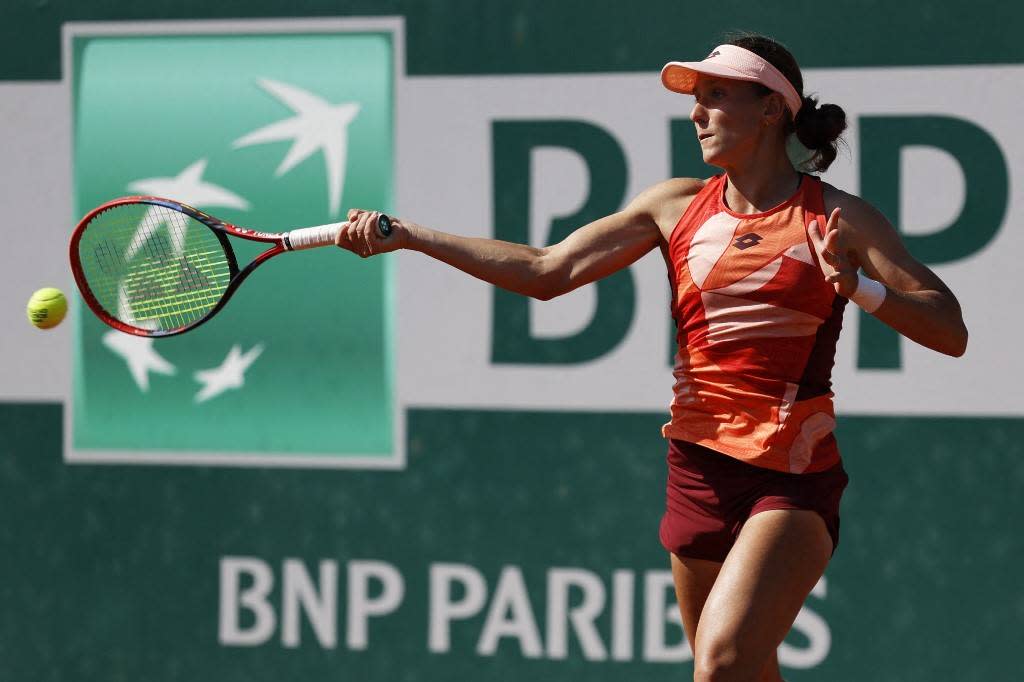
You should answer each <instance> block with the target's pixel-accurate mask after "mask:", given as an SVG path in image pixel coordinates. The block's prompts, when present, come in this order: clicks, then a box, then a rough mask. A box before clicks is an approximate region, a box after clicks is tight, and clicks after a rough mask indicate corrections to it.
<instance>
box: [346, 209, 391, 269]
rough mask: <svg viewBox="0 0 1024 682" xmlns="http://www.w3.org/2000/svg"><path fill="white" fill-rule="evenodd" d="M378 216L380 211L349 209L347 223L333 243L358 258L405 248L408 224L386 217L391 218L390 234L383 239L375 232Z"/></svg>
mask: <svg viewBox="0 0 1024 682" xmlns="http://www.w3.org/2000/svg"><path fill="white" fill-rule="evenodd" d="M380 215H381V213H380V211H367V210H364V209H361V208H353V209H349V212H348V222H347V223H345V224H344V225H343V226H342V228H341V231H340V232H338V236H337V238H336V239H335V240H334V243H335V244H337V245H338V246H340V247H341V248H343V249H345V250H346V251H351V252H352V253H354V254H356V255H357V256H359V257H360V258H369V257H370V256H375V255H377V254H378V253H387V252H389V251H397V250H398V249H404V248H406V247H407V246H408V244H409V226H408V223H405V222H403V221H401V220H399V219H398V218H391V216H388V217H389V218H391V234H390V235H388V236H387V237H384V236H382V235H381V234H380V232H379V231H378V230H377V219H378V218H379V217H380Z"/></svg>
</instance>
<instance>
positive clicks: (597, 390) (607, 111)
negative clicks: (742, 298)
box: [398, 66, 1024, 416]
mask: <svg viewBox="0 0 1024 682" xmlns="http://www.w3.org/2000/svg"><path fill="white" fill-rule="evenodd" d="M1021 78H1024V67H1019V66H977V67H973V66H972V67H942V68H914V69H906V68H904V69H843V70H808V71H807V72H806V74H805V79H806V82H807V87H806V90H807V91H809V92H816V93H819V94H820V97H821V99H822V101H824V102H835V103H837V104H839V105H841V106H842V107H843V108H844V109H845V110H846V113H847V117H848V121H849V124H850V127H849V130H848V131H847V133H846V138H845V139H846V143H845V144H844V145H843V147H842V149H841V151H840V155H839V158H838V159H837V160H836V162H835V164H834V165H833V167H832V168H831V169H830V170H829V172H828V173H826V174H825V176H824V178H825V180H826V181H828V182H831V183H832V184H834V185H836V186H837V187H839V188H841V189H844V190H847V191H850V192H853V193H858V194H860V195H862V196H864V197H865V198H866V199H867V200H869V201H871V202H872V203H873V204H874V205H875V206H877V207H878V208H879V209H880V210H882V211H883V212H884V213H886V214H887V215H888V217H889V218H890V219H891V220H892V221H893V222H894V223H895V224H896V225H897V226H898V228H899V229H900V231H901V232H902V233H903V234H904V239H905V241H906V243H907V246H908V248H909V249H910V250H911V251H912V252H913V253H914V254H915V255H916V256H917V257H918V258H919V259H920V260H922V261H923V262H925V263H926V264H928V265H929V266H930V267H932V268H933V269H934V270H935V271H936V272H937V273H938V274H939V275H940V276H941V277H942V278H943V279H944V280H945V281H946V282H947V284H948V285H949V286H950V287H951V288H952V289H953V291H954V292H955V293H956V294H957V296H958V297H959V300H960V303H961V305H962V306H963V308H964V317H965V319H966V322H967V326H968V328H969V330H970V334H971V337H970V345H969V348H968V351H967V354H966V356H964V357H962V358H956V359H954V358H949V357H946V356H942V355H939V354H937V353H935V352H933V351H931V350H927V349H925V348H923V347H921V346H918V345H916V344H915V343H913V342H910V341H907V340H906V339H902V338H900V337H899V336H897V335H896V333H895V332H892V330H890V329H888V328H885V327H884V326H883V325H881V324H880V323H878V322H877V321H876V320H874V318H871V317H870V316H868V315H866V314H864V313H862V312H860V311H859V310H858V309H857V308H856V306H848V308H847V315H846V318H845V321H844V331H843V334H842V337H841V339H840V342H839V349H838V353H837V358H836V367H835V371H834V384H835V390H836V393H837V409H838V411H839V412H840V413H844V414H879V415H1005V416H1021V415H1024V400H1021V398H1020V395H1019V391H1017V389H1016V388H1015V387H1014V386H1013V385H1012V382H1011V383H1007V382H1005V381H1002V380H1001V377H1002V376H1004V375H1005V373H1006V372H1007V371H1008V370H1010V369H1011V368H1019V367H1020V359H1019V357H1018V353H1017V351H1016V345H1015V342H1014V339H1013V336H1012V335H1010V334H1006V333H1005V332H1002V331H1000V329H999V327H998V326H997V325H995V324H993V323H992V320H996V319H1000V318H1001V317H1002V316H1004V315H1005V311H1007V310H1012V309H1014V308H1015V306H1016V302H1015V296H1016V293H1015V292H1016V287H1015V286H1014V285H1013V283H1012V282H1011V281H1010V278H1011V274H1012V273H1013V272H1014V266H1013V262H1014V259H1015V257H1016V256H1015V254H1016V253H1017V252H1018V251H1020V250H1021V249H1024V235H1022V233H1021V232H1020V231H1019V230H1013V229H1011V228H1012V225H1014V224H1015V223H1016V222H1019V221H1020V219H1021V211H1022V210H1024V209H1022V208H1021V207H1022V206H1024V203H1022V192H1024V187H1022V186H1021V185H1020V183H1016V184H1014V183H1013V182H1012V180H1013V179H1014V178H1017V177H1020V176H1021V175H1022V174H1024V166H1022V165H1021V164H1022V162H1021V159H1024V136H1022V135H1021V134H1020V131H1019V126H1018V125H1017V121H1016V118H1015V116H1014V112H1015V111H1016V104H1015V102H1014V99H1013V97H1014V95H1013V93H1014V92H1015V90H1014V88H1013V86H1012V84H1013V83H1016V82H1019V81H1020V79H1021ZM951 92H955V93H956V96H955V97H951V96H950V95H949V93H951ZM406 94H407V101H408V107H409V110H410V111H413V112H415V115H414V116H407V117H404V119H403V126H402V128H401V132H402V135H401V141H402V143H401V145H400V148H399V164H398V184H399V187H400V188H401V195H400V196H401V202H400V208H401V210H402V213H403V215H407V216H409V217H410V218H413V219H415V220H417V221H419V222H422V223H425V224H427V225H432V226H436V227H439V228H441V229H445V230H449V231H453V232H458V233H462V234H467V235H474V236H481V237H483V236H496V237H498V238H505V239H511V240H513V241H529V242H530V243H531V244H534V245H536V246H543V245H546V244H549V243H553V242H556V241H558V240H559V239H561V238H562V237H563V236H564V235H565V234H566V233H567V231H568V230H570V229H571V228H573V227H576V226H578V225H579V224H581V223H583V222H585V221H587V220H592V219H594V218H597V217H600V216H601V215H605V214H607V213H610V212H613V211H615V210H617V209H619V208H620V207H621V206H623V205H624V204H625V203H626V202H627V201H628V200H629V199H630V198H631V197H633V196H635V195H636V194H637V193H638V192H640V191H641V190H642V189H643V188H645V187H647V186H650V185H652V184H654V183H656V182H659V181H661V180H663V179H665V178H667V177H671V176H673V175H675V176H705V175H710V174H712V173H714V172H716V170H715V169H713V168H709V167H707V166H704V164H703V163H701V161H700V156H699V149H698V147H697V145H696V142H695V140H694V137H695V136H694V133H693V127H692V123H691V122H690V121H689V120H688V115H689V110H690V107H691V106H692V102H693V100H692V98H689V97H684V96H680V95H675V94H673V93H670V92H668V91H666V90H664V89H663V88H662V87H661V85H660V83H659V81H658V77H657V74H655V73H643V74H629V75H564V76H517V77H505V78H495V77H489V78H417V79H410V80H409V81H408V83H407V84H406ZM981 102H983V103H984V106H979V103H981ZM400 264H401V268H402V279H403V282H405V283H406V284H407V286H405V288H403V295H402V305H403V315H402V320H401V325H402V330H403V332H402V335H403V336H407V335H413V336H415V338H416V339H417V343H416V344H404V345H402V346H401V347H400V353H402V366H403V367H405V368H406V372H405V375H404V377H403V378H404V380H405V382H406V383H405V385H406V389H405V392H404V393H403V396H404V399H405V400H407V401H408V402H409V404H414V405H425V406H486V407H493V408H531V409H551V410H560V409H592V410H604V411H636V410H643V411H658V412H665V411H666V406H667V405H668V402H669V400H670V398H671V393H670V391H671V383H672V382H671V377H670V358H671V357H672V355H673V348H672V344H673V343H674V339H673V330H672V329H671V326H672V323H671V320H670V318H669V314H668V301H669V291H668V286H667V277H666V270H665V264H664V261H663V260H662V257H661V255H660V254H659V253H657V252H654V253H652V254H650V255H648V256H646V257H645V258H643V259H642V260H641V261H639V262H638V263H637V264H636V265H634V266H633V267H632V268H630V269H629V271H628V272H623V273H619V274H618V275H615V276H613V277H611V278H609V279H608V280H604V281H602V282H599V283H597V284H595V285H592V286H588V287H585V288H582V289H579V290H577V291H575V292H573V293H571V294H569V295H566V296H563V297H560V298H557V299H554V300H552V301H548V302H539V301H528V300H526V299H522V298H518V297H514V296H512V295H509V294H504V293H503V292H499V291H495V290H493V289H492V288H491V287H488V286H485V285H482V284H480V283H479V282H477V281H475V280H473V279H471V278H468V277H466V276H464V275H461V274H459V273H456V272H453V271H451V270H450V269H449V268H447V267H445V266H442V265H439V264H437V263H434V262H431V261H429V260H427V259H424V258H423V257H422V256H419V255H415V254H402V256H401V258H400ZM413 282H415V286H412V285H411V283H413Z"/></svg>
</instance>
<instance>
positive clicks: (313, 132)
mask: <svg viewBox="0 0 1024 682" xmlns="http://www.w3.org/2000/svg"><path fill="white" fill-rule="evenodd" d="M259 85H260V87H261V88H263V89H264V90H266V91H267V92H269V93H270V94H271V95H273V96H274V97H276V98H277V99H278V100H280V101H281V102H284V104H286V105H287V106H288V108H290V109H291V110H292V111H293V112H295V116H293V117H291V118H287V119H284V120H283V121H278V122H276V123H271V124H270V125H268V126H264V127H263V128H259V129H258V130H254V131H252V132H251V133H248V134H247V135H244V136H242V137H240V138H238V139H237V140H235V142H234V147H235V148H238V147H247V146H249V145H254V144H264V143H267V142H279V141H282V140H292V146H291V148H290V149H289V150H288V154H287V155H285V157H284V159H283V160H282V161H281V165H280V166H278V167H277V172H276V173H275V175H276V176H277V177H280V176H282V175H284V174H285V173H287V172H288V171H290V170H291V169H292V168H294V167H295V166H297V165H299V164H300V163H301V162H303V161H305V160H306V159H307V158H309V156H311V155H312V154H313V153H314V152H316V151H317V150H323V153H324V163H325V164H326V166H327V194H328V207H329V210H330V214H331V216H336V215H338V211H339V210H340V209H341V191H342V189H343V187H344V185H345V162H346V156H347V152H348V125H349V124H350V123H351V122H352V120H353V119H354V118H355V117H356V115H357V114H358V113H359V108H360V105H359V104H355V103H352V102H346V103H344V104H328V103H327V101H326V100H324V99H323V98H321V97H318V96H317V95H314V94H313V93H311V92H309V91H307V90H303V89H302V88H298V87H296V86H294V85H288V84H287V83H280V82H278V81H273V80H270V79H268V78H262V79H260V80H259Z"/></svg>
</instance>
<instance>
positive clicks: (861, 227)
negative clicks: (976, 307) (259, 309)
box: [337, 35, 967, 682]
mask: <svg viewBox="0 0 1024 682" xmlns="http://www.w3.org/2000/svg"><path fill="white" fill-rule="evenodd" d="M661 79H662V83H663V84H664V85H665V87H667V88H669V89H670V90H673V91H675V92H680V93H685V94H692V95H693V96H694V97H695V99H696V103H695V104H694V105H693V109H692V110H691V112H690V119H691V120H692V121H693V123H694V128H695V133H696V135H697V138H698V140H699V143H700V147H701V153H702V154H703V157H704V161H705V162H706V163H709V164H712V165H714V166H717V167H719V168H721V169H722V170H723V171H724V172H723V173H722V174H721V175H717V176H715V177H712V178H710V179H693V178H677V179H673V180H668V181H666V182H662V183H660V184H657V185H655V186H653V187H651V188H649V189H647V190H646V191H644V192H643V193H641V194H640V195H639V196H638V197H636V198H635V199H634V200H633V201H632V202H630V204H629V205H628V206H626V207H625V208H624V209H623V210H622V211H620V212H618V213H616V214H614V215H610V216H607V217H605V218H601V219H600V220H597V221H594V222H593V223H590V224H588V225H584V226H582V227H580V228H579V229H578V230H576V231H575V232H573V233H572V234H571V235H569V237H567V238H566V239H565V240H564V241H563V242H561V243H559V244H556V245H554V246H550V247H546V248H542V249H538V248H533V247H531V246H525V245H520V244H511V243H507V242H500V241H494V240H488V239H474V238H466V237H459V236H455V235H451V234H446V233H443V232H438V231H435V230H430V229H427V228H425V227H423V226H421V225H418V224H416V223H414V222H411V221H403V220H396V221H395V232H394V233H393V234H392V236H391V237H390V238H388V239H380V238H379V237H378V235H377V233H376V230H375V229H374V222H373V219H374V218H375V215H376V214H375V213H373V212H368V211H359V210H354V211H352V212H350V214H349V220H350V221H351V225H350V227H349V228H348V229H346V230H343V231H342V233H341V234H340V235H339V237H338V240H337V243H338V245H339V246H341V247H343V248H346V249H349V250H351V251H353V252H355V253H357V254H359V255H361V256H364V257H365V256H369V255H373V254H377V253H381V252H384V251H392V250H395V249H400V248H405V249H413V250H416V251H420V252H422V253H425V254H427V255H429V256H431V257H433V258H436V259H438V260H441V261H444V262H445V263H448V264H450V265H452V266H454V267H456V268H458V269H459V270H462V271H464V272H466V273H469V274H471V275H473V276H475V277H478V278H480V279H482V280H485V281H487V282H490V283H492V284H494V285H496V286H499V287H502V288H504V289H508V290H510V291H515V292H519V293H521V294H524V295H527V296H532V297H535V298H538V299H542V300H547V299H550V298H553V297H555V296H558V295H560V294H564V293H566V292H568V291H572V290H573V289H575V288H577V287H580V286H583V285H584V284H587V283H589V282H593V281H594V280H597V279H600V278H602V277H606V276H608V275H610V274H612V273H614V272H616V271H617V270H620V269H622V268H625V267H628V266H629V265H630V264H631V263H633V262H634V261H636V260H637V259H638V258H640V257H641V256H643V255H644V254H646V253H647V252H649V251H652V250H654V249H656V248H659V249H660V250H661V253H662V255H663V256H664V259H665V263H666V265H667V267H668V272H669V279H670V281H671V284H672V294H673V296H672V312H673V315H674V318H675V320H676V324H677V327H678V345H679V352H678V356H677V362H676V366H675V379H676V382H675V395H674V399H673V402H672V405H671V419H670V421H669V422H668V423H667V424H666V425H665V426H664V428H663V433H664V435H665V437H666V438H667V439H668V444H669V445H668V486H667V488H668V489H667V501H666V509H665V514H664V517H663V518H662V522H661V530H660V536H661V542H662V544H663V545H664V547H665V548H666V549H667V550H668V551H669V553H670V558H671V565H672V572H673V575H674V578H675V588H676V595H677V597H678V600H679V608H680V611H681V614H682V619H683V625H684V629H685V630H686V636H687V639H688V640H689V643H690V646H691V648H692V649H693V652H694V668H695V672H694V680H700V681H710V680H716V681H722V680H728V681H734V680H735V681H744V682H751V681H755V680H756V681H766V682H767V681H771V682H777V681H778V680H781V679H782V677H781V674H780V671H779V664H778V659H777V657H776V649H777V647H778V646H779V644H781V643H782V641H783V638H784V637H785V635H786V633H787V632H788V631H789V629H790V627H791V626H792V624H793V621H794V619H795V618H796V616H797V613H798V612H799V610H800V607H801V605H802V604H803V602H804V599H805V598H806V597H807V595H808V593H809V592H810V590H811V588H812V587H813V586H814V585H815V583H816V582H817V581H818V579H819V578H820V577H821V575H822V573H823V572H824V570H825V567H826V565H827V564H828V562H829V559H830V558H831V556H832V554H833V552H834V551H835V548H836V544H837V543H838V541H839V500H840V497H841V496H842V492H843V488H844V487H845V486H846V483H847V476H846V473H845V471H844V470H843V465H842V462H841V460H840V456H839V450H838V448H837V445H836V439H835V437H834V435H833V429H834V426H835V416H834V412H833V407H832V396H833V394H832V392H831V380H830V374H831V370H832V365H833V361H834V355H835V348H836V341H837V339H838V336H839V330H840V325H841V322H842V315H843V309H844V306H845V305H846V303H847V301H848V300H849V301H853V302H854V303H855V304H856V305H858V306H860V307H861V308H863V309H864V310H865V311H867V312H869V313H871V314H873V315H875V316H876V317H877V318H878V319H880V320H881V321H882V322H884V323H886V324H888V325H889V326H890V327H892V328H893V329H895V330H897V331H898V332H900V333H901V334H903V335H904V336H906V337H907V338H909V339H912V340H914V341H916V342H918V343H920V344H922V345H924V346H927V347H928V348H931V349H934V350H936V351H939V352H941V353H945V354H948V355H952V356H960V355H962V354H963V353H964V351H965V349H966V346H967V329H966V327H965V326H964V322H963V319H962V316H961V312H960V306H959V304H958V302H957V300H956V298H955V297H954V296H953V294H952V293H951V292H950V290H949V288H947V287H946V286H945V284H943V282H942V281H941V280H940V279H939V278H938V277H937V276H936V275H935V274H934V273H932V272H931V271H930V270H929V269H928V268H927V267H925V266H924V265H922V264H921V263H919V262H918V261H916V260H915V259H914V258H913V257H912V256H911V255H910V254H909V253H908V252H907V250H906V249H905V248H904V246H903V244H902V243H901V241H900V238H899V236H898V234H897V233H896V231H895V230H894V229H893V227H892V226H891V225H890V224H889V222H888V221H887V220H886V219H885V217H884V216H882V214H881V213H879V212H878V211H877V210H876V209H874V208H873V207H872V206H871V205H869V204H868V203H867V202H865V201H863V200H862V199H860V198H858V197H856V196H853V195H851V194H848V193H846V192H843V191H841V190H839V189H836V188H835V187H832V186H830V185H828V184H826V183H824V182H822V181H821V180H820V179H819V178H818V177H816V176H815V175H812V174H808V173H806V172H802V171H824V170H825V169H826V168H828V166H829V164H830V163H832V161H833V159H834V158H835V156H836V145H837V141H838V138H839V136H840V134H841V133H842V131H843V130H844V129H845V127H846V116H845V114H844V113H843V110H842V109H840V108H839V107H838V106H835V105H832V104H825V105H820V106H819V105H818V104H817V102H816V100H815V99H814V98H811V97H806V96H804V95H803V78H802V76H801V73H800V69H799V67H798V66H797V63H796V61H795V60H794V59H793V57H792V55H791V54H790V53H789V52H788V51H787V50H786V49H785V48H784V47H783V46H782V45H780V44H779V43H777V42H775V41H773V40H771V39H769V38H765V37H763V36H756V35H747V36H743V37H740V38H737V39H735V40H732V41H730V42H729V43H727V44H724V45H721V46H719V47H716V48H715V49H714V50H713V51H712V52H711V54H709V55H708V56H707V57H706V58H705V59H704V60H703V61H699V62H671V63H669V64H667V65H666V66H665V68H664V69H663V70H662V73H661ZM794 135H795V137H796V139H797V140H799V142H800V143H801V146H802V147H803V148H806V149H807V150H808V151H809V154H808V156H807V158H805V159H800V160H798V162H797V163H796V164H794V162H793V161H792V160H791V158H790V155H789V154H788V153H787V144H788V143H789V142H790V141H791V138H792V136H794Z"/></svg>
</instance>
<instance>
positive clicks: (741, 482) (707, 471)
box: [659, 440, 848, 561]
mask: <svg viewBox="0 0 1024 682" xmlns="http://www.w3.org/2000/svg"><path fill="white" fill-rule="evenodd" d="M847 481H848V478H847V476H846V471H845V470H844V469H843V463H842V462H839V463H837V464H836V465H835V466H834V467H832V468H831V469H828V470H826V471H821V472H818V473H813V474H790V473H785V472H782V471H775V470H773V469H765V468H763V467H757V466H754V465H752V464H747V463H746V462H743V461H741V460H738V459H735V458H733V457H729V456H728V455H723V454H722V453H719V452H715V451H714V450H711V449H709V448H706V447H703V446H701V445H695V444H694V443H687V442H685V441H680V440H670V441H669V446H668V490H667V496H666V501H665V515H664V516H663V517H662V519H661V529H660V532H659V535H660V537H661V544H662V546H664V547H665V549H667V550H668V551H670V552H672V553H673V554H678V555H679V556H683V557H690V558H693V559H708V560H710V561H724V560H725V555H726V554H728V553H729V550H730V549H731V548H732V545H733V543H734V542H735V541H736V538H737V537H738V536H739V534H740V529H741V528H742V527H743V524H744V522H746V520H747V519H749V518H750V517H751V516H753V515H754V514H757V513H758V512H762V511H767V510H769V509H808V510H811V511H815V512H818V514H819V515H820V516H821V518H822V519H823V520H824V521H825V526H826V527H827V528H828V533H829V535H831V536H832V552H833V553H835V548H836V546H837V545H838V544H839V498H841V497H842V495H843V488H845V487H846V483H847Z"/></svg>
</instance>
